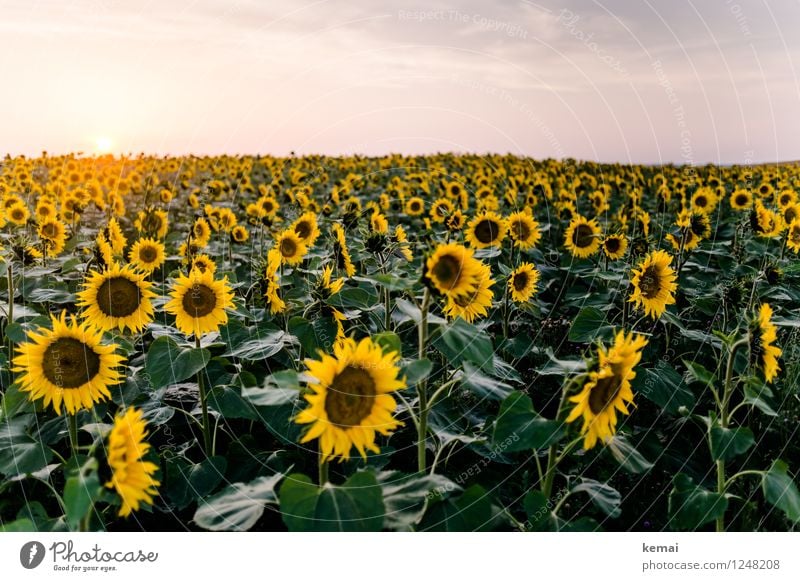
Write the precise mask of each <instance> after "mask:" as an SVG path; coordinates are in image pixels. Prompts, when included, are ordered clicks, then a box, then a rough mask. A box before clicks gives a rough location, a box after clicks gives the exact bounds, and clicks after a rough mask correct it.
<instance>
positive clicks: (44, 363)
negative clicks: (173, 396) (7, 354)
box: [13, 311, 124, 415]
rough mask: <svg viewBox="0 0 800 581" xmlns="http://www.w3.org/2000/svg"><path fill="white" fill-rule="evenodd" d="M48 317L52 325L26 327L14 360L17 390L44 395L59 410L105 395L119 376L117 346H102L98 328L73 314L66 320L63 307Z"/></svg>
mask: <svg viewBox="0 0 800 581" xmlns="http://www.w3.org/2000/svg"><path fill="white" fill-rule="evenodd" d="M51 320H52V325H53V328H52V330H50V329H42V328H40V329H38V331H28V339H29V342H27V343H23V344H22V345H20V346H19V347H18V348H17V355H16V357H14V362H13V363H14V371H15V372H16V373H18V374H20V375H19V376H18V378H17V379H18V381H19V385H20V388H19V389H20V391H26V392H29V394H28V397H30V399H31V400H32V401H36V400H38V399H41V400H43V402H42V403H43V405H44V406H45V407H47V406H49V405H52V407H53V410H55V412H56V413H57V414H58V415H61V411H62V408H63V409H65V410H66V412H67V413H68V414H75V413H77V412H78V410H81V409H91V408H92V407H93V406H94V404H95V403H97V402H100V401H103V400H106V399H109V398H110V397H111V393H110V392H109V390H108V388H109V386H111V385H115V384H117V383H119V382H120V380H121V379H122V378H123V375H122V373H120V371H119V369H118V368H119V366H120V365H121V364H122V362H123V361H124V359H123V358H122V357H121V356H120V355H117V354H116V349H117V346H116V345H113V344H112V345H104V344H103V343H102V339H103V336H102V333H101V332H100V331H99V330H98V329H95V328H94V327H92V326H90V325H89V324H87V323H86V322H84V323H78V322H77V321H76V319H75V317H74V316H71V317H70V320H69V322H67V320H66V311H62V312H61V318H56V317H55V316H52V315H51ZM62 404H63V405H62Z"/></svg>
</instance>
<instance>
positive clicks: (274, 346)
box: [223, 331, 287, 361]
mask: <svg viewBox="0 0 800 581" xmlns="http://www.w3.org/2000/svg"><path fill="white" fill-rule="evenodd" d="M286 337H287V335H286V333H284V332H283V331H271V332H267V333H265V334H264V336H263V337H262V336H259V337H257V338H256V339H250V340H249V341H244V342H242V343H238V344H236V345H235V346H233V345H232V346H231V348H230V349H229V350H228V351H227V352H226V353H225V354H224V355H223V356H224V357H238V358H240V359H244V360H246V361H261V360H262V359H268V358H270V357H272V356H273V355H275V354H277V353H279V352H280V350H281V349H283V346H284V343H285V339H286Z"/></svg>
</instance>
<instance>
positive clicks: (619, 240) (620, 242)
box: [603, 234, 628, 260]
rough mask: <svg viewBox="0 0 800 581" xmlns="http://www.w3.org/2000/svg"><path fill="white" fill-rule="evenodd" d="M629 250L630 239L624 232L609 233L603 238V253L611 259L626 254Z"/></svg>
mask: <svg viewBox="0 0 800 581" xmlns="http://www.w3.org/2000/svg"><path fill="white" fill-rule="evenodd" d="M627 250H628V239H627V238H626V237H625V236H623V235H622V234H609V235H608V236H606V237H605V240H603V253H604V254H605V255H606V256H607V257H608V258H610V259H611V260H617V259H619V258H622V257H623V256H625V252H626V251H627Z"/></svg>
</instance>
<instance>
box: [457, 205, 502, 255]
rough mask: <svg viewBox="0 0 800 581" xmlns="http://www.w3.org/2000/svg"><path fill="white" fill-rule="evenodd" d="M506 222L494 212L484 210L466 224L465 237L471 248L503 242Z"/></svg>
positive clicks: (485, 246)
mask: <svg viewBox="0 0 800 581" xmlns="http://www.w3.org/2000/svg"><path fill="white" fill-rule="evenodd" d="M505 236H506V222H505V220H503V218H502V217H501V216H500V215H498V214H497V213H495V212H484V213H482V214H479V215H477V216H475V217H474V218H473V219H472V220H470V221H469V224H467V232H466V239H467V242H469V244H470V246H472V247H473V248H489V247H490V246H497V245H499V244H500V243H502V242H503V239H504V238H505Z"/></svg>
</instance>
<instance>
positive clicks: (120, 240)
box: [106, 218, 128, 256]
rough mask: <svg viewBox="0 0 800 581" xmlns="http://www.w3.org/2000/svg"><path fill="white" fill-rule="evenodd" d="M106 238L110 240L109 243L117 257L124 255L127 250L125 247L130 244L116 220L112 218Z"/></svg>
mask: <svg viewBox="0 0 800 581" xmlns="http://www.w3.org/2000/svg"><path fill="white" fill-rule="evenodd" d="M106 238H107V239H108V243H109V244H111V249H112V250H113V251H114V254H115V255H117V256H119V255H121V254H122V252H123V251H124V250H125V246H126V245H127V244H128V241H127V240H126V239H125V235H124V234H123V233H122V228H121V227H120V225H119V222H117V219H116V218H111V220H109V221H108V227H107V228H106Z"/></svg>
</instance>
